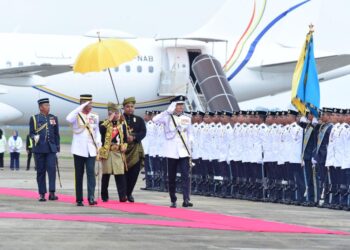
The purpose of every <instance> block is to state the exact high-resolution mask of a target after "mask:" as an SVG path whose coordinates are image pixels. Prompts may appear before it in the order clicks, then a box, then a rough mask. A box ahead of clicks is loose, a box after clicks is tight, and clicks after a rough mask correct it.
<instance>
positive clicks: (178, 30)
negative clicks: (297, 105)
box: [0, 0, 350, 109]
mask: <svg viewBox="0 0 350 250" xmlns="http://www.w3.org/2000/svg"><path fill="white" fill-rule="evenodd" d="M245 1H248V0H245ZM275 1H277V0H275ZM314 1H315V0H314ZM317 1H321V0H317ZM328 1H329V0H328ZM224 2H225V0H176V1H174V0H128V1H126V0H98V1H97V0H0V32H19V33H40V34H62V35H83V34H85V33H87V32H88V31H90V30H93V29H114V30H122V31H126V32H128V33H130V34H134V35H136V36H138V37H155V36H157V37H166V36H178V35H184V34H188V33H191V32H193V31H195V30H197V29H199V28H200V27H201V26H202V25H203V24H205V23H206V22H207V21H208V20H209V19H210V17H212V16H213V15H214V14H215V12H216V11H218V10H219V9H220V7H221V6H222V4H223V3H224ZM323 2H327V1H326V0H324V1H323ZM333 2H334V4H332V5H331V9H329V10H327V11H328V12H329V13H330V14H331V15H328V18H329V19H327V18H324V23H326V24H327V25H331V28H333V27H334V29H338V30H339V31H338V32H335V33H336V34H338V36H339V37H338V38H337V37H335V38H334V43H333V41H332V40H331V39H328V40H327V41H330V42H331V44H330V45H329V46H328V47H330V48H334V49H335V50H338V51H343V50H344V49H347V50H348V51H349V52H350V49H349V46H348V44H349V43H338V42H337V41H342V40H344V39H348V38H349V35H348V33H347V32H346V29H344V27H346V28H347V27H348V24H349V23H350V21H349V18H348V14H341V13H339V8H341V6H342V5H344V2H345V0H334V1H332V3H333ZM275 3H276V2H275ZM346 6H349V5H348V4H346ZM332 8H333V9H332ZM343 12H344V11H343ZM329 13H328V14H329ZM332 13H338V14H336V15H333V14H332ZM321 18H322V17H321ZM339 24H340V25H339ZM322 35H323V36H327V34H326V33H323V34H322ZM348 40H350V39H348ZM325 41H326V40H325ZM319 42H321V39H319ZM316 43H317V42H316ZM300 46H301V45H300ZM349 83H350V76H346V77H342V78H339V79H336V80H332V81H329V82H326V83H322V84H321V106H329V107H334V106H337V107H342V108H346V107H349V108H350V105H349V104H348V103H349V102H348V93H350V91H348V90H347V89H349V87H348V85H349ZM289 103H290V93H289V92H286V93H282V94H278V95H275V96H267V97H263V98H259V99H256V100H251V101H246V102H243V103H241V104H240V106H241V108H243V109H254V108H255V107H274V106H278V107H279V108H287V107H289Z"/></svg>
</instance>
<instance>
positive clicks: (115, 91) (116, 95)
mask: <svg viewBox="0 0 350 250" xmlns="http://www.w3.org/2000/svg"><path fill="white" fill-rule="evenodd" d="M107 70H108V74H109V77H110V78H111V81H112V86H113V90H114V94H115V97H116V98H117V103H118V104H119V99H118V94H117V90H116V89H115V85H114V81H113V77H112V73H111V70H110V69H109V68H108V69H107Z"/></svg>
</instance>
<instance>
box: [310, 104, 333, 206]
mask: <svg viewBox="0 0 350 250" xmlns="http://www.w3.org/2000/svg"><path fill="white" fill-rule="evenodd" d="M332 112H333V109H331V108H323V109H322V113H321V114H322V115H321V122H322V123H321V125H320V128H319V130H318V134H317V146H316V150H315V151H314V152H313V155H312V158H311V162H312V165H313V167H315V171H316V181H315V182H314V185H315V183H316V188H315V191H316V192H315V196H316V198H317V199H316V200H317V201H319V206H321V207H322V206H323V205H324V201H327V199H325V196H326V190H325V189H326V183H327V181H326V177H327V174H328V173H327V172H328V170H327V169H326V167H325V164H326V159H327V148H328V144H329V137H330V133H331V130H332V127H333V124H332V123H331V114H332ZM321 198H322V199H321Z"/></svg>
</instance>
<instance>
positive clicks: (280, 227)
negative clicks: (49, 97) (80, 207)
mask: <svg viewBox="0 0 350 250" xmlns="http://www.w3.org/2000/svg"><path fill="white" fill-rule="evenodd" d="M0 195H7V196H14V197H22V198H29V199H37V198H38V194H37V193H36V192H33V191H29V190H24V189H12V188H0ZM58 196H59V201H58V202H65V203H72V204H75V198H74V197H73V196H69V195H58ZM97 207H101V208H105V209H112V210H117V211H123V212H128V213H138V214H146V215H153V216H161V217H167V218H173V219H179V220H181V221H167V220H148V219H132V218H121V217H99V216H76V215H58V214H37V213H0V218H21V219H42V220H67V221H86V222H87V221H89V222H107V223H121V224H137V225H157V226H169V227H188V228H206V229H217V230H234V231H246V232H273V233H309V234H338V235H350V233H347V232H341V231H333V230H326V229H320V228H311V227H305V226H298V225H292V224H285V223H280V222H271V221H266V220H260V219H252V218H244V217H237V216H228V215H222V214H214V213H207V212H200V211H195V210H191V209H182V208H176V209H173V208H169V207H163V206H155V205H150V204H145V203H119V202H116V201H110V202H108V203H101V202H100V203H99V204H98V205H97Z"/></svg>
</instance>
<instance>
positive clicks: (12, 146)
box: [0, 129, 32, 171]
mask: <svg viewBox="0 0 350 250" xmlns="http://www.w3.org/2000/svg"><path fill="white" fill-rule="evenodd" d="M23 147H24V144H23V140H22V138H21V137H20V136H19V134H18V131H17V130H14V131H13V132H12V135H11V136H10V137H9V138H8V139H6V136H5V134H4V131H3V130H2V129H0V170H4V155H5V153H6V152H9V153H10V169H11V170H12V171H15V170H17V171H18V170H19V168H20V163H19V157H20V154H21V151H22V150H23ZM25 147H26V152H27V154H28V158H27V168H26V170H29V169H30V161H31V158H32V157H31V156H32V150H31V149H32V141H31V139H30V138H29V137H27V141H26V144H25Z"/></svg>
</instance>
